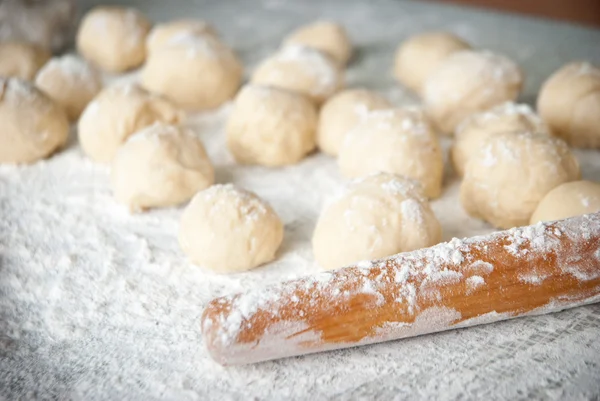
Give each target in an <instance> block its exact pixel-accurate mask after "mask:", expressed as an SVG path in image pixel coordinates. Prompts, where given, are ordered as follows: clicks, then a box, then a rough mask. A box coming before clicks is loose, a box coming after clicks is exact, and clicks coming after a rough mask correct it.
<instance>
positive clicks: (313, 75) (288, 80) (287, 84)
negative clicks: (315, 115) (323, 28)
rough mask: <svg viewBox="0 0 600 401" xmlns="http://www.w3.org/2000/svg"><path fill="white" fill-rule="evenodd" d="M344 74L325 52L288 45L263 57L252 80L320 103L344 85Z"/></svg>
mask: <svg viewBox="0 0 600 401" xmlns="http://www.w3.org/2000/svg"><path fill="white" fill-rule="evenodd" d="M343 75H344V74H343V72H342V71H341V69H340V67H339V66H338V65H337V63H336V62H335V61H334V60H333V59H332V58H331V57H329V56H327V55H326V54H325V53H323V52H321V51H319V50H316V49H312V48H310V47H304V46H297V45H287V46H285V47H283V49H281V50H279V52H277V53H276V54H274V55H273V56H271V57H269V58H267V59H266V60H264V61H263V62H262V63H261V64H260V65H259V66H258V67H257V68H256V70H255V71H254V74H253V75H252V80H251V81H252V82H253V83H255V84H260V85H266V86H275V87H277V88H282V89H288V90H291V91H295V92H298V93H301V94H303V95H306V96H308V97H310V98H311V99H313V100H314V101H315V102H316V103H317V104H321V103H323V102H324V101H325V100H326V99H327V98H329V97H331V96H332V95H333V94H334V93H335V92H337V91H338V90H339V89H340V88H342V87H343V86H344V83H343V81H344V77H343Z"/></svg>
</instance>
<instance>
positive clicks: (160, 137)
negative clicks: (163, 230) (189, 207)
mask: <svg viewBox="0 0 600 401" xmlns="http://www.w3.org/2000/svg"><path fill="white" fill-rule="evenodd" d="M111 178H112V186H113V191H114V194H115V198H117V200H118V201H119V202H121V203H123V204H125V205H127V206H129V208H130V210H132V211H139V210H144V209H149V208H153V207H165V206H173V205H178V204H180V203H182V202H185V201H187V200H189V199H190V198H191V197H192V196H194V194H196V192H198V191H199V190H201V189H205V188H207V187H209V186H211V185H212V184H213V182H214V170H213V167H212V164H211V163H210V160H209V159H208V156H207V155H206V152H205V150H204V146H202V142H201V141H200V139H198V138H197V137H196V136H195V135H194V134H193V133H192V132H190V131H188V130H186V129H184V128H181V127H178V126H175V125H170V124H165V123H155V124H153V125H151V126H149V127H146V128H142V130H140V131H138V132H137V133H135V134H133V135H132V136H130V137H129V139H127V142H125V144H123V146H121V147H120V148H119V150H118V151H117V153H116V155H115V158H114V159H113V162H112V170H111Z"/></svg>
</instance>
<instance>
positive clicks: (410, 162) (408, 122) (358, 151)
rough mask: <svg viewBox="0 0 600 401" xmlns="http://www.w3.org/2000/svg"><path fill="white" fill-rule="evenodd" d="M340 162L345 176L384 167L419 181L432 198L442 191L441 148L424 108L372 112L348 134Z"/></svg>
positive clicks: (358, 175)
mask: <svg viewBox="0 0 600 401" xmlns="http://www.w3.org/2000/svg"><path fill="white" fill-rule="evenodd" d="M338 165H339V166H340V169H341V171H342V174H343V175H344V176H346V177H350V178H354V177H361V176H365V175H369V174H373V173H376V172H379V171H385V172H388V173H394V174H399V175H404V176H406V177H410V178H412V179H414V180H417V181H420V182H421V185H423V188H424V191H425V194H426V195H427V196H428V197H430V198H437V197H438V196H440V194H441V191H442V178H443V170H444V157H443V154H442V148H441V146H440V142H439V139H438V138H437V136H436V134H435V132H434V131H433V129H432V128H431V126H430V124H429V123H428V122H427V120H426V118H425V115H424V113H423V111H422V110H420V109H417V108H414V107H407V108H402V109H388V110H376V111H372V112H370V113H369V114H368V115H367V116H366V117H365V118H364V119H363V120H362V122H361V123H360V124H359V125H358V126H357V127H356V128H355V129H353V130H352V131H350V132H348V134H347V135H346V139H345V140H344V143H343V144H342V147H341V148H340V154H339V157H338Z"/></svg>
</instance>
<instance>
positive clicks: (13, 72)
mask: <svg viewBox="0 0 600 401" xmlns="http://www.w3.org/2000/svg"><path fill="white" fill-rule="evenodd" d="M49 58H50V53H49V52H48V51H47V50H45V49H43V48H41V47H39V46H36V45H32V44H29V43H21V42H4V43H0V76H3V77H14V78H21V79H25V80H28V81H30V80H32V79H33V77H35V74H36V72H38V70H39V69H40V68H41V67H42V66H43V65H44V63H45V62H46V61H48V59H49Z"/></svg>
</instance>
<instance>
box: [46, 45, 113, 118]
mask: <svg viewBox="0 0 600 401" xmlns="http://www.w3.org/2000/svg"><path fill="white" fill-rule="evenodd" d="M35 84H36V86H37V87H38V88H39V89H41V90H42V91H44V92H45V93H46V94H47V95H48V96H50V97H51V98H52V99H53V100H54V101H55V102H57V103H58V104H60V105H61V106H62V107H63V108H64V109H65V111H66V112H67V116H68V117H69V120H71V121H76V120H77V119H78V118H79V116H80V115H81V112H82V111H83V109H85V106H87V105H88V103H89V102H90V101H91V100H92V99H93V98H94V96H96V95H97V94H98V92H100V90H101V89H102V77H101V76H100V73H99V72H98V71H96V69H95V68H93V67H92V66H90V65H89V64H88V63H86V62H85V61H83V60H81V59H80V58H78V57H76V56H73V55H66V56H62V57H55V58H53V59H51V60H50V61H49V62H48V63H46V65H44V67H43V68H42V69H41V70H40V71H39V73H38V74H37V77H36V78H35Z"/></svg>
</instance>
